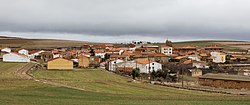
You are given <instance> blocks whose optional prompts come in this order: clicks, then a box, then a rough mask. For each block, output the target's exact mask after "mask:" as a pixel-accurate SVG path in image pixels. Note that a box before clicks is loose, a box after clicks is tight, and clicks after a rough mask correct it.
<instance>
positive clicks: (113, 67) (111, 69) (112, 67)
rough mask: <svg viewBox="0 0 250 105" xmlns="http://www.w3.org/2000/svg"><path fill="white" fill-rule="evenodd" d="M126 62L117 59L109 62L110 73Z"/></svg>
mask: <svg viewBox="0 0 250 105" xmlns="http://www.w3.org/2000/svg"><path fill="white" fill-rule="evenodd" d="M121 62H124V61H123V60H120V59H117V60H113V61H110V62H109V70H110V71H115V69H116V67H117V63H121Z"/></svg>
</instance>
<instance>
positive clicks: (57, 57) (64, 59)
mask: <svg viewBox="0 0 250 105" xmlns="http://www.w3.org/2000/svg"><path fill="white" fill-rule="evenodd" d="M59 58H61V57H57V58H52V59H50V60H48V62H50V61H53V60H56V59H59ZM61 59H64V58H61ZM64 60H68V59H64ZM68 61H72V60H68ZM72 62H73V61H72Z"/></svg>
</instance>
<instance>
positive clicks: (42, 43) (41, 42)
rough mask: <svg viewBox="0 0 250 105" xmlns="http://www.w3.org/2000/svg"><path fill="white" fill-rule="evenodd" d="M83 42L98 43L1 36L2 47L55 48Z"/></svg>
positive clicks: (79, 44)
mask: <svg viewBox="0 0 250 105" xmlns="http://www.w3.org/2000/svg"><path fill="white" fill-rule="evenodd" d="M83 44H98V43H93V42H86V41H74V40H55V39H26V38H18V37H6V36H0V47H1V46H2V47H21V48H28V49H34V48H40V49H46V48H54V47H77V46H81V45H83Z"/></svg>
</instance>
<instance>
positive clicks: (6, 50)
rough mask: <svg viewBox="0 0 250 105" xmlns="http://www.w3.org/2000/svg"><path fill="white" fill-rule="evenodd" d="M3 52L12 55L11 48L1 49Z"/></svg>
mask: <svg viewBox="0 0 250 105" xmlns="http://www.w3.org/2000/svg"><path fill="white" fill-rule="evenodd" d="M1 52H5V53H10V52H11V49H10V48H3V49H1Z"/></svg>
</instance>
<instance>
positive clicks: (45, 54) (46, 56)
mask: <svg viewBox="0 0 250 105" xmlns="http://www.w3.org/2000/svg"><path fill="white" fill-rule="evenodd" d="M39 56H40V57H41V59H42V60H43V61H45V62H47V61H48V60H50V59H53V54H52V52H50V51H45V52H42V53H40V54H39Z"/></svg>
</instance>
